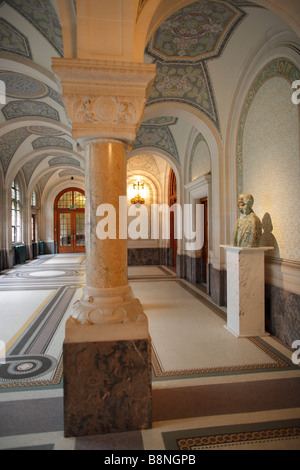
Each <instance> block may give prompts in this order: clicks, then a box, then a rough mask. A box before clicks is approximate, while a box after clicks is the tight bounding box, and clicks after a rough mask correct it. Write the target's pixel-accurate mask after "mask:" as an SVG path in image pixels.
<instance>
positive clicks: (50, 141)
mask: <svg viewBox="0 0 300 470" xmlns="http://www.w3.org/2000/svg"><path fill="white" fill-rule="evenodd" d="M32 147H33V148H34V149H35V150H37V149H40V148H43V147H62V148H66V149H70V150H73V145H72V144H71V142H69V141H68V140H66V139H63V138H61V137H52V136H50V137H49V136H46V137H38V138H37V139H35V140H34V141H33V142H32Z"/></svg>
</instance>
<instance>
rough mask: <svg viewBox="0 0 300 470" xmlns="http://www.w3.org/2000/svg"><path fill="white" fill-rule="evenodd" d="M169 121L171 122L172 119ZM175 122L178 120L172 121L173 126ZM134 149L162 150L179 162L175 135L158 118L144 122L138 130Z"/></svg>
mask: <svg viewBox="0 0 300 470" xmlns="http://www.w3.org/2000/svg"><path fill="white" fill-rule="evenodd" d="M167 119H168V121H170V118H167ZM168 121H167V122H168ZM175 122H176V120H175V121H174V120H172V124H174V123H175ZM132 147H133V149H135V148H142V147H156V148H159V149H161V150H165V151H166V152H168V153H169V154H171V155H172V156H173V157H174V158H175V159H176V160H177V161H179V157H178V151H177V147H176V143H175V140H174V138H173V135H172V133H171V131H170V129H169V126H168V125H167V124H165V122H164V119H162V120H161V118H158V119H157V120H154V119H151V120H150V121H145V122H143V124H142V125H141V127H140V128H139V130H138V133H137V136H136V139H135V141H134V143H133V145H132Z"/></svg>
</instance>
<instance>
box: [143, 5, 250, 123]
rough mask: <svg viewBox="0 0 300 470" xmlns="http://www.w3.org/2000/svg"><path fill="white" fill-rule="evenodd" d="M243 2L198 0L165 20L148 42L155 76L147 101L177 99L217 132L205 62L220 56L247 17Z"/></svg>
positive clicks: (211, 89)
mask: <svg viewBox="0 0 300 470" xmlns="http://www.w3.org/2000/svg"><path fill="white" fill-rule="evenodd" d="M249 4H251V5H253V6H255V4H254V3H253V4H252V3H251V2H247V1H243V2H242V1H238V0H237V1H229V0H228V1H227V0H226V1H221V0H220V1H219V0H218V1H213V0H211V1H209V0H206V1H203V0H201V1H198V2H194V3H192V4H190V5H188V6H186V7H184V8H182V9H181V10H179V11H177V12H176V13H174V14H173V15H171V16H170V17H169V18H168V19H167V20H166V21H164V22H163V23H162V24H161V25H160V26H159V28H158V29H157V30H156V32H155V34H154V35H153V37H152V38H151V40H150V41H149V44H148V45H147V48H146V51H145V55H146V56H147V59H148V61H149V60H152V61H153V62H155V63H156V65H157V76H156V80H155V83H154V86H153V87H152V90H151V94H150V98H149V100H148V105H151V104H154V103H158V102H162V101H177V102H181V103H184V104H188V105H190V106H193V107H195V108H197V109H199V110H201V111H202V112H203V113H204V114H205V115H206V116H207V117H209V119H211V121H212V122H213V123H214V125H215V126H216V127H217V129H218V130H219V131H220V124H219V117H218V110H217V104H216V100H215V97H214V91H213V88H212V85H211V80H210V76H209V71H208V67H207V61H208V60H212V59H214V58H217V57H219V56H220V55H221V53H222V51H223V50H224V47H225V46H226V44H227V42H228V40H229V38H230V37H231V35H232V34H233V32H234V31H235V29H236V28H237V27H238V25H239V24H240V22H241V21H242V20H243V19H244V18H245V17H246V13H245V12H244V11H243V10H242V9H241V6H243V5H245V6H248V5H249Z"/></svg>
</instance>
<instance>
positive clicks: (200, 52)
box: [147, 1, 244, 62]
mask: <svg viewBox="0 0 300 470" xmlns="http://www.w3.org/2000/svg"><path fill="white" fill-rule="evenodd" d="M243 16H244V13H243V12H242V11H241V10H240V9H239V8H238V7H237V6H234V5H232V4H231V3H229V2H225V1H198V2H195V3H192V4H191V5H188V6H186V7H184V8H182V9H181V10H179V11H177V12H176V13H174V14H173V15H171V16H170V17H169V18H168V19H167V20H166V21H164V23H163V24H162V25H160V27H159V28H158V29H157V31H156V32H155V34H154V35H153V37H152V39H151V41H150V43H149V46H148V50H147V53H149V55H151V56H154V57H155V58H160V59H162V60H165V59H169V60H174V59H179V60H182V59H184V60H185V61H189V62H191V61H195V60H196V61H199V60H203V59H208V58H210V59H211V58H213V57H217V56H218V55H219V54H220V51H221V49H222V48H224V46H225V43H226V40H227V39H228V33H231V32H232V30H233V29H234V28H235V27H236V26H237V23H238V22H239V21H240V19H241V18H242V17H243Z"/></svg>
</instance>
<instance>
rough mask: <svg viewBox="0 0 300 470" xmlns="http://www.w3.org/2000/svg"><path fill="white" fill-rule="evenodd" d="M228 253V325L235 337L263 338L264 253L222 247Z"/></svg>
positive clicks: (264, 333)
mask: <svg viewBox="0 0 300 470" xmlns="http://www.w3.org/2000/svg"><path fill="white" fill-rule="evenodd" d="M221 246H222V247H223V248H224V249H225V250H226V253H227V325H226V328H227V329H228V330H229V331H230V332H231V333H232V334H234V335H235V336H236V337H250V336H264V335H266V334H267V333H266V332H265V258H264V255H265V251H267V250H270V249H272V248H270V247H258V248H242V247H236V246H231V245H221Z"/></svg>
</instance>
